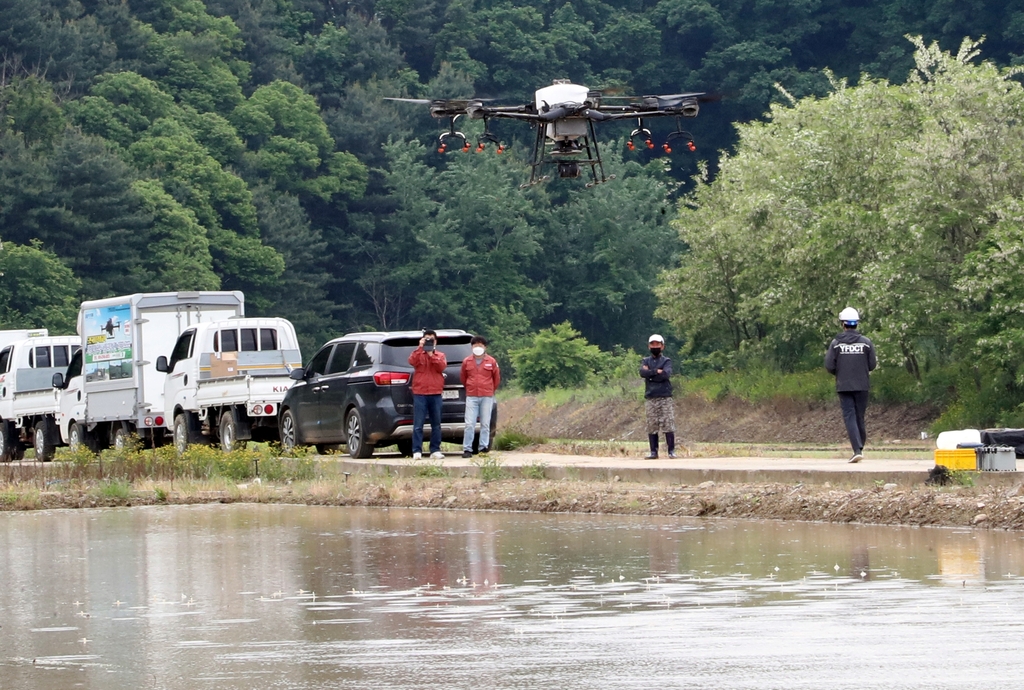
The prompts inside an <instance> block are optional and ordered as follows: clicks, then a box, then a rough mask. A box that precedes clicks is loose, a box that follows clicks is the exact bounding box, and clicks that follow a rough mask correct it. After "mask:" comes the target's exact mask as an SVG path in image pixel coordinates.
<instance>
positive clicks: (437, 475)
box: [413, 462, 448, 479]
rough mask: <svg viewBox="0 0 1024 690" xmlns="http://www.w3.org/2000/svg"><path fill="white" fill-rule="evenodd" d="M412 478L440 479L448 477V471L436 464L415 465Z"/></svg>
mask: <svg viewBox="0 0 1024 690" xmlns="http://www.w3.org/2000/svg"><path fill="white" fill-rule="evenodd" d="M413 476H415V477H421V478H424V479H441V478H443V477H447V476H448V470H446V469H445V468H444V466H443V465H441V464H438V463H431V462H425V463H416V471H415V472H414V473H413Z"/></svg>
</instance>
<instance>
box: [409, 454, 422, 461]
mask: <svg viewBox="0 0 1024 690" xmlns="http://www.w3.org/2000/svg"><path fill="white" fill-rule="evenodd" d="M412 459H413V460H422V459H423V453H413V454H412Z"/></svg>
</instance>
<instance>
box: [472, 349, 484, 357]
mask: <svg viewBox="0 0 1024 690" xmlns="http://www.w3.org/2000/svg"><path fill="white" fill-rule="evenodd" d="M486 351H487V350H485V349H484V348H482V347H474V348H473V354H474V355H476V356H477V357H483V356H484V353H485V352H486Z"/></svg>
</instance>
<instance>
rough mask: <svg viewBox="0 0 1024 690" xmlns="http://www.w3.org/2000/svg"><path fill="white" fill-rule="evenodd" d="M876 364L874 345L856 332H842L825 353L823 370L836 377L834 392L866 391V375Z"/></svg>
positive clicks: (867, 384)
mask: <svg viewBox="0 0 1024 690" xmlns="http://www.w3.org/2000/svg"><path fill="white" fill-rule="evenodd" d="M877 364H878V359H877V358H876V356H875V345H874V343H872V342H871V340H869V339H868V338H866V337H865V336H863V335H861V334H860V333H858V332H857V331H852V330H851V331H843V332H842V333H840V334H839V335H837V336H836V337H835V338H833V339H832V342H831V343H830V344H829V346H828V351H826V352H825V368H826V369H828V372H829V373H830V374H832V375H833V376H835V377H836V391H837V392H839V393H847V392H852V391H866V390H868V388H869V383H868V373H869V372H871V371H874V368H875V366H876V365H877Z"/></svg>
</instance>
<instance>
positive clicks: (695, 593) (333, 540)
mask: <svg viewBox="0 0 1024 690" xmlns="http://www.w3.org/2000/svg"><path fill="white" fill-rule="evenodd" d="M1022 573H1024V548H1022V541H1021V539H1020V537H1019V536H1018V535H1016V534H1010V533H997V532H970V531H955V530H940V529H894V528H873V527H858V526H832V525H815V524H805V523H758V522H740V521H692V520H680V519H671V518H648V517H644V518H628V517H613V516H579V515H522V514H505V513H470V512H453V511H424V510H382V509H353V508H345V509H341V508H326V507H317V508H309V507H297V506H258V505H234V506H199V507H190V508H182V507H170V508H133V509H122V510H107V511H54V512H36V513H22V514H12V513H4V514H0V613H2V618H0V626H2V627H0V687H4V688H6V687H19V688H21V687H30V688H47V689H48V688H65V687H73V686H74V687H97V688H100V687H102V688H121V687H165V688H194V687H205V686H211V687H212V686H216V687H218V688H224V687H228V688H234V687H238V688H243V687H245V688H249V687H257V686H258V687H268V688H270V687H275V688H276V687H281V688H293V687H294V688H299V687H302V688H307V687H337V686H339V685H344V686H345V687H346V688H348V687H351V688H363V687H366V688H369V687H373V688H422V687H425V686H430V685H435V686H438V687H445V688H449V687H454V688H459V687H466V688H469V687H472V688H479V687H490V688H536V687H538V686H540V685H542V684H543V685H545V686H548V687H551V688H574V687H580V688H583V687H586V688H594V687H616V688H618V687H633V686H636V687H645V688H648V687H653V686H657V687H687V688H690V687H709V686H711V685H714V686H715V687H722V688H754V687H757V688H773V687H786V688H802V687H808V688H810V687H815V688H820V687H821V686H822V684H825V685H827V687H829V688H837V687H838V688H842V687H850V688H853V687H857V688H865V687H882V686H884V687H887V688H889V687H896V688H904V687H905V688H911V687H913V688H917V687H928V688H946V687H948V688H954V687H955V688H965V687H977V688H983V687H991V686H992V685H993V684H994V683H995V682H997V681H998V680H999V679H1000V678H1005V677H1014V674H1015V673H1016V674H1017V675H1022V674H1021V672H1024V668H1022V666H1024V662H1022V661H1021V660H1020V659H1021V658H1022V655H1021V654H1020V653H1019V651H1020V643H1019V642H1018V641H1017V639H1018V638H1017V635H1018V629H1019V626H1018V623H1017V618H1018V616H1017V611H1019V610H1020V608H1021V604H1024V579H1022V578H1020V575H1021V574H1022Z"/></svg>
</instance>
